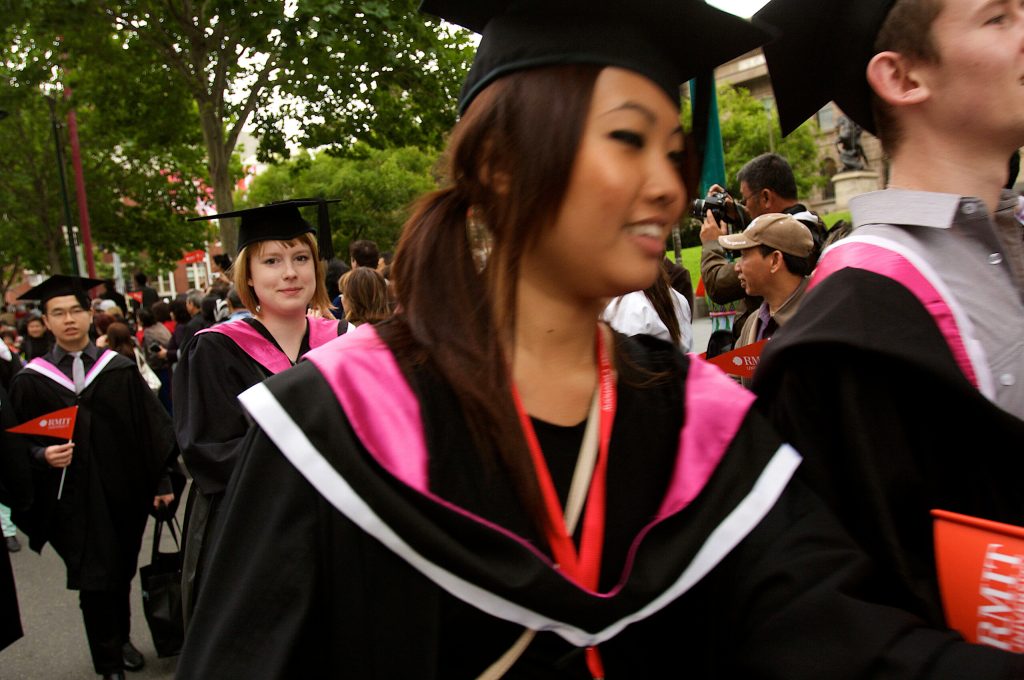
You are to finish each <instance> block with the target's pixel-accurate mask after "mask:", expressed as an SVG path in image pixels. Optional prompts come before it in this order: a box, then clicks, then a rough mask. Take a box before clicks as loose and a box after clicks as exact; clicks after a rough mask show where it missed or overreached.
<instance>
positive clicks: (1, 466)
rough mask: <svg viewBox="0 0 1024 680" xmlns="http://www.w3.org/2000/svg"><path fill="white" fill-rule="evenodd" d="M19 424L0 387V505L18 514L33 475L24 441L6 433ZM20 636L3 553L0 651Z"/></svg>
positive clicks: (29, 494)
mask: <svg viewBox="0 0 1024 680" xmlns="http://www.w3.org/2000/svg"><path fill="white" fill-rule="evenodd" d="M18 424H19V423H18V422H17V420H16V418H15V417H14V411H13V409H12V408H11V405H10V402H9V401H8V398H7V392H5V391H4V389H3V387H2V386H0V503H3V504H4V505H6V506H7V507H9V508H11V509H12V510H17V511H18V512H21V511H23V510H25V509H27V508H28V507H29V506H30V505H31V504H32V472H31V469H30V467H29V452H28V449H27V447H26V446H25V442H24V441H23V440H22V438H21V437H18V436H17V435H13V434H10V433H8V432H7V428H9V427H14V426H15V425H18ZM23 634H24V633H23V631H22V628H21V614H20V612H19V610H18V593H17V590H16V588H15V584H14V571H13V569H12V568H11V556H10V554H9V553H8V552H7V551H6V550H4V551H2V555H0V649H3V648H5V647H7V646H8V645H10V644H11V643H12V642H14V641H15V640H17V639H19V638H20V637H21V636H22V635H23Z"/></svg>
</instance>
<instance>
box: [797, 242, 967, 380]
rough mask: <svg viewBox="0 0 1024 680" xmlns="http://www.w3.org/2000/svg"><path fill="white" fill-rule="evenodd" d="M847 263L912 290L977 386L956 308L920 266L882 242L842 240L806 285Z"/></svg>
mask: <svg viewBox="0 0 1024 680" xmlns="http://www.w3.org/2000/svg"><path fill="white" fill-rule="evenodd" d="M847 267H850V268H853V269H863V270H865V271H869V272H873V273H875V274H880V275H882V276H885V277H887V278H890V279H892V280H893V281H895V282H896V283H898V284H900V285H901V286H903V287H904V288H906V289H907V290H908V291H910V292H911V294H913V295H914V297H916V298H917V299H918V300H919V301H920V303H921V304H922V305H923V306H924V308H925V309H926V310H927V311H928V313H929V314H930V315H931V317H932V318H933V319H934V320H935V325H937V326H938V328H939V332H941V333H942V335H943V337H944V338H945V339H946V342H947V343H948V345H949V349H950V351H951V352H952V353H953V358H954V359H955V360H956V363H957V365H958V366H959V367H960V370H961V371H963V373H964V375H965V376H966V377H967V379H968V380H969V381H970V383H971V384H972V385H973V386H974V387H975V388H977V387H978V376H977V374H976V373H975V371H974V365H973V364H972V363H971V357H970V354H969V353H968V351H967V347H966V345H965V344H964V340H963V335H962V333H961V330H960V324H959V323H957V319H956V316H955V315H954V313H953V310H952V309H951V308H950V306H949V305H948V304H947V303H946V300H945V299H944V298H943V297H942V295H941V294H940V293H939V291H938V290H936V288H935V286H934V285H932V283H931V282H930V281H929V280H928V279H927V278H926V277H925V275H924V274H922V273H921V271H920V270H919V269H918V268H917V267H915V266H914V265H913V264H912V263H911V262H910V261H909V260H908V259H907V258H906V257H904V256H903V255H901V254H900V253H898V252H896V251H894V250H890V249H889V248H885V247H883V246H881V245H877V244H874V243H864V242H860V241H840V242H839V243H837V244H836V245H835V246H833V247H832V248H830V249H829V250H828V251H827V252H826V253H825V255H824V257H822V259H821V261H820V262H819V263H818V267H817V268H816V269H815V270H814V275H813V276H812V277H811V281H810V283H809V284H808V286H807V289H808V290H810V289H811V288H813V287H814V286H816V285H817V284H819V283H821V282H822V281H823V280H824V279H825V278H826V277H828V276H830V275H831V274H834V273H835V272H837V271H839V270H840V269H846V268H847Z"/></svg>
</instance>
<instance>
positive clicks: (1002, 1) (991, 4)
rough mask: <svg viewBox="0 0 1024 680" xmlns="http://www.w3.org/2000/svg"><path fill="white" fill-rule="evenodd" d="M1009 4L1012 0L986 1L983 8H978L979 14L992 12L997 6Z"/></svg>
mask: <svg viewBox="0 0 1024 680" xmlns="http://www.w3.org/2000/svg"><path fill="white" fill-rule="evenodd" d="M1009 4H1010V0H991V2H986V3H985V4H984V5H982V6H981V8H980V9H978V11H977V14H985V13H986V12H991V11H992V10H994V9H996V8H1004V7H1007V6H1009Z"/></svg>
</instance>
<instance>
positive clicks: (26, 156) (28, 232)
mask: <svg viewBox="0 0 1024 680" xmlns="http://www.w3.org/2000/svg"><path fill="white" fill-rule="evenodd" d="M14 94H18V93H13V94H12V93H7V96H6V97H3V98H2V99H0V109H3V110H4V111H6V112H7V114H8V115H7V117H6V118H4V119H3V120H0V177H2V178H3V180H2V181H0V293H5V292H6V290H7V288H8V287H9V286H10V285H11V284H12V283H13V282H14V280H15V279H16V278H17V277H18V275H20V274H21V272H22V270H23V269H26V268H29V269H35V270H37V271H57V272H60V271H63V270H64V268H65V265H66V264H67V251H66V241H65V240H64V236H63V233H62V226H63V224H64V215H63V209H62V206H61V203H60V198H59V189H58V182H59V179H58V176H57V163H56V159H55V143H54V138H53V133H52V129H51V126H50V119H49V112H48V110H47V106H46V102H45V101H44V100H43V98H42V96H41V95H37V96H34V97H18V96H14Z"/></svg>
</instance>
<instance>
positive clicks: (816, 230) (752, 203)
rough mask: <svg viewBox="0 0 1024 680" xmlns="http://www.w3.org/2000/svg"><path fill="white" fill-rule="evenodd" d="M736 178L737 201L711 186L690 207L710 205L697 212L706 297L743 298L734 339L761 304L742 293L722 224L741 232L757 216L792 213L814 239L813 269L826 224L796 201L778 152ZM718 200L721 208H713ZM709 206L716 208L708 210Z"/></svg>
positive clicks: (789, 172)
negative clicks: (722, 241)
mask: <svg viewBox="0 0 1024 680" xmlns="http://www.w3.org/2000/svg"><path fill="white" fill-rule="evenodd" d="M736 178H737V179H738V180H739V184H740V194H741V200H740V201H739V202H737V201H735V200H734V199H733V197H732V196H729V195H728V194H727V193H725V189H723V188H722V187H720V186H718V185H717V184H715V185H714V186H712V187H711V189H710V190H709V191H708V198H707V199H705V201H703V202H700V203H698V201H694V207H695V208H697V207H700V208H704V207H707V208H709V209H707V210H706V211H705V210H701V213H700V214H701V215H702V216H703V217H704V223H703V224H702V225H701V228H700V242H701V257H700V275H701V279H703V281H704V289H705V290H706V291H707V293H708V297H710V298H711V300H712V301H713V302H715V303H717V304H720V305H725V304H728V303H730V302H734V301H736V300H740V299H742V300H743V307H744V308H743V312H742V313H741V315H740V316H739V318H737V319H736V321H735V323H734V324H733V333H734V334H735V335H736V337H737V338H738V337H740V335H741V334H742V333H743V326H744V324H745V323H746V321H747V319H748V318H749V317H750V315H751V314H752V313H753V312H754V311H755V310H757V309H758V308H759V307H760V306H761V303H762V299H761V298H760V297H758V296H754V295H750V294H747V293H745V292H744V289H743V286H741V285H740V280H739V274H738V273H737V272H736V269H735V267H734V265H733V263H732V262H730V261H729V260H728V258H726V256H725V250H724V249H723V248H722V246H721V245H720V244H719V241H718V239H719V237H721V236H724V235H726V234H727V233H728V232H727V231H726V229H725V228H724V225H723V224H721V222H726V223H728V224H730V225H732V226H733V227H735V229H734V231H742V230H743V228H744V227H746V225H747V223H748V221H749V220H751V219H754V218H756V217H758V216H760V215H765V214H768V213H784V214H787V215H792V216H793V217H794V218H796V219H797V220H799V221H800V222H802V223H803V224H804V225H805V226H806V227H807V228H808V229H809V230H810V232H811V234H812V236H813V237H814V249H813V252H812V253H811V256H810V257H811V268H812V269H813V268H814V263H815V261H816V260H817V255H818V251H819V249H820V247H821V237H822V236H823V234H824V232H825V227H824V225H823V224H822V223H821V220H820V219H819V218H818V216H817V215H815V214H814V213H812V212H810V211H809V210H808V209H807V208H806V207H805V206H804V205H803V204H801V203H799V202H797V198H796V193H797V191H796V178H795V177H794V176H793V169H792V168H791V167H790V166H789V163H788V162H787V161H786V159H785V158H783V157H782V156H780V155H779V154H776V153H766V154H762V155H760V156H758V157H757V158H754V159H753V160H751V161H749V162H748V163H747V164H746V165H744V166H743V167H742V168H741V169H740V171H739V173H738V174H737V175H736ZM737 203H739V205H737ZM706 204H710V205H706ZM716 204H717V205H720V206H721V207H720V208H719V207H717V205H716ZM713 206H714V207H715V209H714V210H713V209H711V208H712V207H713ZM715 212H718V217H716V216H715V214H714V213H715Z"/></svg>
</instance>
